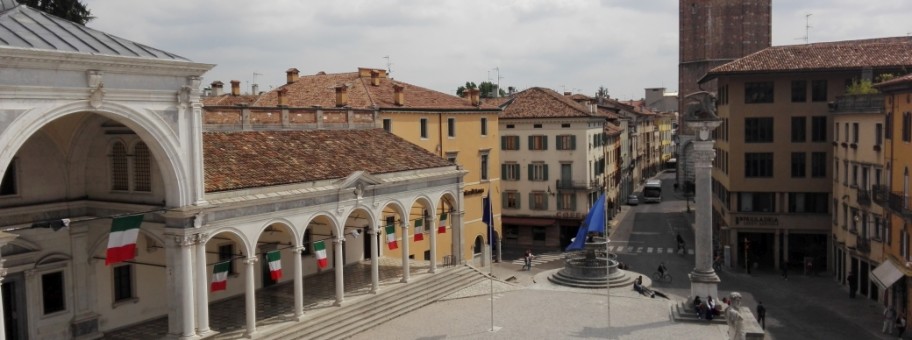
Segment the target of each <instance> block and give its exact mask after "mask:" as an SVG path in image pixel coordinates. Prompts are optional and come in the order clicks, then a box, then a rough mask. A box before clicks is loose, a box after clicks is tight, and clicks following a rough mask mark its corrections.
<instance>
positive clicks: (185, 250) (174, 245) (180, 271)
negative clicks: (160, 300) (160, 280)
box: [165, 234, 196, 339]
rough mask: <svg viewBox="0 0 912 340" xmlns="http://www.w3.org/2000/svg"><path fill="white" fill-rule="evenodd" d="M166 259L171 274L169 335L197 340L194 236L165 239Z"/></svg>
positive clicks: (169, 284) (176, 236)
mask: <svg viewBox="0 0 912 340" xmlns="http://www.w3.org/2000/svg"><path fill="white" fill-rule="evenodd" d="M165 242H167V244H166V245H165V248H166V249H165V251H166V254H165V259H166V264H167V273H168V288H169V289H168V291H169V302H168V304H169V316H168V333H169V335H170V337H172V338H179V339H188V338H193V337H196V323H195V320H196V318H195V317H194V313H193V312H194V309H195V303H196V301H194V299H193V257H192V256H191V255H192V252H191V249H190V246H192V245H193V243H194V240H193V236H192V235H174V234H172V235H170V237H168V238H166V239H165Z"/></svg>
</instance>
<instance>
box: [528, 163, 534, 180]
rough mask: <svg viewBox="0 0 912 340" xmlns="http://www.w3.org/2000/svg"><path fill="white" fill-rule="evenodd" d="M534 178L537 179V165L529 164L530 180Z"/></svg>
mask: <svg viewBox="0 0 912 340" xmlns="http://www.w3.org/2000/svg"><path fill="white" fill-rule="evenodd" d="M533 179H535V166H534V165H532V164H529V180H530V181H531V180H533Z"/></svg>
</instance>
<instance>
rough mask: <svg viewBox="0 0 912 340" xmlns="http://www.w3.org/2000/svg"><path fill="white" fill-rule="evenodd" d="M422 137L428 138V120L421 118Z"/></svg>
mask: <svg viewBox="0 0 912 340" xmlns="http://www.w3.org/2000/svg"><path fill="white" fill-rule="evenodd" d="M420 124H421V138H428V120H427V118H421V123H420Z"/></svg>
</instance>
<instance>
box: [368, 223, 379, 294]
mask: <svg viewBox="0 0 912 340" xmlns="http://www.w3.org/2000/svg"><path fill="white" fill-rule="evenodd" d="M368 228H369V229H368V231H367V236H368V237H370V244H371V254H370V258H371V293H373V294H377V293H378V292H380V259H379V256H380V255H379V254H380V242H377V235H378V233H377V226H376V225H375V226H371V227H368Z"/></svg>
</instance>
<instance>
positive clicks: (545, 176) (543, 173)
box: [542, 164, 548, 181]
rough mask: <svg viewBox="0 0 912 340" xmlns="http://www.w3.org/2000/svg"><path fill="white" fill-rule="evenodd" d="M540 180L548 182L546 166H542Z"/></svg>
mask: <svg viewBox="0 0 912 340" xmlns="http://www.w3.org/2000/svg"><path fill="white" fill-rule="evenodd" d="M542 180H545V181H547V180H548V164H543V165H542Z"/></svg>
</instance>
